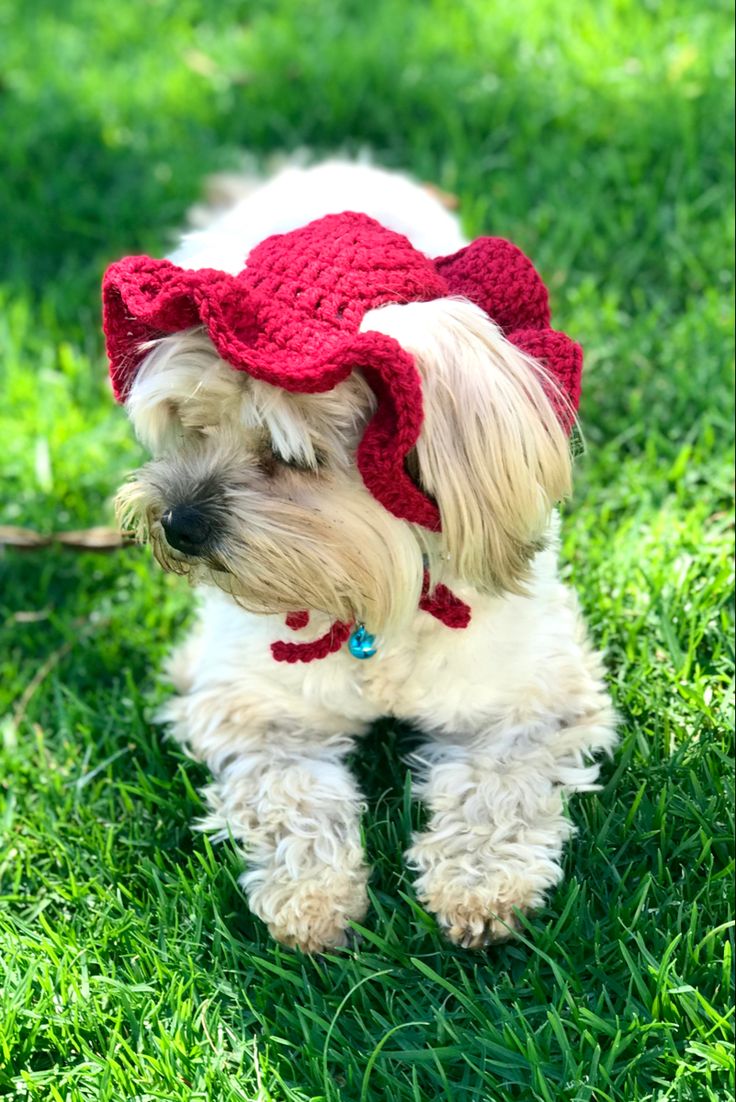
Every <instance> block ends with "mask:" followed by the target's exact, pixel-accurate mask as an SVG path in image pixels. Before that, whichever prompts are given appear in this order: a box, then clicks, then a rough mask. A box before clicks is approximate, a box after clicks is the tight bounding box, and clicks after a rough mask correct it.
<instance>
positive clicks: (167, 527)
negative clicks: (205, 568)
mask: <svg viewBox="0 0 736 1102" xmlns="http://www.w3.org/2000/svg"><path fill="white" fill-rule="evenodd" d="M161 527H162V528H163V530H164V533H165V535H166V542H167V543H168V544H170V545H171V547H175V548H176V550H177V551H183V552H184V554H185V555H201V554H202V553H203V551H204V550H205V547H206V544H207V540H208V538H209V535H210V532H211V525H210V522H209V520H208V519H207V517H206V516H205V515H204V513H203V512H202V510H201V509H198V508H197V506H196V505H175V506H174V507H173V509H167V510H166V512H165V513H164V514H163V516H162V517H161Z"/></svg>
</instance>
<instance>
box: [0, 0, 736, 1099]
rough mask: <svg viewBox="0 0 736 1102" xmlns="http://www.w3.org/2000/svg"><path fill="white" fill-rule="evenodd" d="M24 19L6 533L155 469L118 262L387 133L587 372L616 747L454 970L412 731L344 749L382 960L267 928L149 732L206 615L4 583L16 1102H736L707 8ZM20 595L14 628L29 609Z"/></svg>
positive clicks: (170, 597) (520, 4)
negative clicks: (207, 190)
mask: <svg viewBox="0 0 736 1102" xmlns="http://www.w3.org/2000/svg"><path fill="white" fill-rule="evenodd" d="M61 10H62V5H59V4H54V3H51V2H50V0H35V2H33V3H28V4H25V5H23V4H13V3H11V2H10V0H2V3H0V56H1V58H2V65H1V67H0V73H2V77H1V84H0V112H1V117H0V125H1V126H2V131H1V132H2V135H3V138H2V155H3V157H4V160H5V165H4V168H3V171H2V172H1V173H0V240H2V241H3V246H2V272H3V275H2V281H1V284H0V350H1V351H0V356H1V360H0V371H1V372H2V376H3V399H2V410H1V412H0V445H1V447H2V490H1V494H2V503H1V506H2V507H1V509H0V520H1V521H2V522H4V523H10V524H22V525H26V526H30V527H35V528H38V529H41V530H48V529H60V528H79V527H83V526H85V525H91V524H96V523H104V522H110V520H111V510H110V505H109V501H110V498H111V496H112V493H113V491H114V489H115V488H116V485H117V483H118V482H119V480H120V479H121V477H122V476H123V474H124V472H125V471H126V470H127V469H129V468H131V467H132V466H133V465H134V464H135V463H136V462H137V460H138V457H139V453H138V449H137V446H136V445H135V444H134V442H133V441H132V437H131V434H130V431H129V428H128V426H127V424H126V423H125V420H124V417H123V416H122V414H121V412H120V411H119V410H118V409H116V408H114V407H113V403H112V401H111V399H110V397H109V394H108V390H107V385H106V381H105V369H104V366H103V358H102V347H101V339H100V334H99V329H98V285H99V279H100V274H101V271H102V268H103V266H104V263H105V262H106V261H107V260H109V259H111V258H113V257H114V256H116V255H120V254H122V253H124V252H134V251H137V250H151V251H156V252H158V253H161V252H163V251H164V250H165V249H166V247H167V245H168V242H169V240H170V232H171V230H172V228H175V227H176V226H177V225H178V224H180V223H181V221H182V219H183V217H184V213H185V211H186V208H187V207H188V206H189V204H191V203H192V202H193V201H194V200H195V199H196V197H197V196H198V193H199V189H200V186H201V181H202V178H203V176H204V175H205V174H206V173H207V172H211V171H214V170H216V169H219V168H223V167H227V166H232V165H234V164H235V163H236V162H237V156H238V152H239V151H241V150H247V151H249V152H250V153H252V154H255V155H256V156H261V155H264V156H265V155H267V154H269V153H271V152H274V151H280V150H288V149H291V148H295V147H297V146H302V145H307V146H309V147H311V148H312V149H313V150H315V151H316V152H320V151H334V150H336V149H341V150H347V151H349V150H351V149H353V150H354V149H357V148H362V147H370V148H371V149H372V150H373V151H374V153H375V156H376V158H377V159H378V160H379V161H381V162H382V163H385V164H387V165H393V166H398V167H403V168H408V169H411V170H412V171H413V172H414V173H416V174H417V175H419V176H420V177H423V178H426V179H429V180H433V181H435V182H436V183H437V184H439V185H441V186H443V187H445V188H448V189H449V190H451V191H454V192H456V193H457V195H458V196H459V199H460V203H461V211H462V215H463V219H464V223H465V225H466V228H467V230H468V232H469V233H479V232H492V233H500V234H503V235H506V236H509V237H512V238H513V239H515V240H516V241H517V242H518V243H519V244H520V245H521V246H522V247H523V248H525V249H526V250H527V251H529V252H530V253H531V254H532V255H533V256H534V258H535V259H536V261H537V262H538V264H539V266H540V267H541V269H542V271H543V272H544V274H545V276H546V277H547V279H548V281H549V282H550V284H551V287H552V291H553V299H554V308H555V317H556V320H557V322H558V324H559V325H560V327H562V328H567V329H568V330H569V331H570V332H571V333H573V334H574V335H575V336H576V337H578V338H579V339H580V340H581V341H582V343H583V344H584V345H585V347H586V350H587V370H586V377H585V389H584V404H583V408H582V416H583V423H584V427H585V431H586V436H587V441H588V451H587V454H586V455H585V456H584V457H583V458H582V460H581V461H580V463H579V471H578V480H577V492H576V497H575V499H574V501H573V502H572V504H571V505H570V507H569V508H568V509H567V516H566V529H565V531H566V539H565V547H564V555H565V563H566V567H565V569H566V570H567V572H568V573H569V575H570V577H571V579H572V580H573V582H574V584H575V585H576V587H577V588H578V590H579V592H580V594H581V598H582V601H583V604H584V606H585V609H586V613H587V616H588V619H589V622H590V624H591V628H592V631H593V634H594V636H595V638H596V640H597V641H598V642H599V643H600V644H601V645H602V646H604V647H605V649H606V654H607V663H608V668H609V671H610V683H611V687H612V691H613V693H614V696H615V699H616V704H617V707H618V708H619V710H620V713H621V716H622V723H621V735H622V742H621V747H620V750H619V751H618V753H617V755H616V758H615V760H614V761H613V762H612V763H611V764H610V765H609V766H607V767H606V768H605V770H604V776H603V780H604V787H603V789H602V791H601V792H600V793H598V794H597V795H594V796H586V797H584V798H580V799H578V800H576V801H574V803H573V806H572V815H573V817H574V819H575V822H576V824H577V825H578V827H579V834H578V836H577V839H576V840H575V841H574V842H573V844H572V845H571V846H570V848H569V851H568V853H567V857H566V871H567V877H566V880H565V882H564V883H563V885H562V886H561V887H560V889H559V890H558V891H557V892H556V893H555V894H554V896H553V897H552V899H551V900H550V903H549V906H548V907H547V908H546V910H544V911H543V912H542V913H541V914H539V915H537V916H534V918H533V919H532V920H531V921H530V922H529V923H528V926H527V927H526V929H525V934H524V937H523V938H521V939H520V940H519V941H518V942H516V943H514V944H510V945H507V946H506V947H503V948H499V949H496V950H493V951H491V952H489V953H487V954H483V955H465V954H463V953H462V952H460V951H457V950H454V949H451V948H449V947H447V946H446V945H445V944H444V943H443V942H442V941H441V939H440V938H439V937H438V935H437V932H436V930H435V928H434V925H433V922H432V921H431V920H430V919H429V918H428V917H427V916H426V915H425V914H424V913H423V912H422V911H421V910H420V909H419V908H418V907H417V906H416V903H415V902H414V901H413V897H412V889H411V883H410V880H409V879H408V878H407V877H406V875H405V873H404V870H403V869H402V865H401V860H400V854H401V850H402V847H403V845H404V844H405V842H406V839H407V837H408V835H409V832H410V829H411V825H412V819H413V816H414V815H415V814H416V811H415V810H414V809H412V807H411V805H410V801H409V798H408V787H407V782H406V778H405V771H404V767H403V765H402V761H401V753H402V745H401V744H402V740H403V738H404V737H405V733H403V734H402V732H400V731H398V730H397V729H396V728H395V727H394V726H392V725H391V724H384V725H382V727H381V729H380V731H378V732H377V733H376V735H375V736H373V737H371V739H370V740H369V741H368V742H367V743H366V745H365V747H364V751H363V753H362V754H361V755H360V756H359V760H358V763H357V766H356V767H357V769H358V773H359V775H360V778H361V782H362V784H363V786H364V788H365V790H366V792H367V794H368V796H369V800H370V810H369V813H368V815H367V817H366V822H365V831H366V842H367V847H368V850H369V853H370V856H371V859H372V861H373V863H374V865H375V875H374V878H373V881H372V891H373V903H374V906H373V909H372V911H371V913H370V916H369V918H368V920H367V925H366V929H365V931H364V941H363V943H362V946H361V947H360V948H358V949H357V950H356V951H354V952H350V953H347V954H345V955H336V956H334V957H333V956H328V957H325V958H324V959H321V960H312V959H309V958H307V957H303V956H301V955H299V954H296V953H292V952H290V951H287V950H284V949H281V948H279V947H278V946H275V945H274V944H272V943H271V942H270V941H269V939H268V937H267V935H266V934H265V932H264V930H263V928H262V927H261V925H260V924H259V923H258V922H257V921H256V920H255V919H254V918H252V917H251V916H250V915H249V913H248V911H247V909H246V907H245V904H244V901H243V899H242V897H241V894H240V892H239V890H238V888H237V884H236V878H237V874H238V862H237V859H236V857H235V854H234V852H233V851H232V849H231V848H230V847H228V845H223V846H221V847H219V848H218V849H217V851H216V852H214V853H213V852H212V850H211V849H210V847H209V845H208V842H207V840H206V839H205V838H203V837H201V836H199V835H196V834H193V833H192V831H191V829H190V823H191V821H192V819H193V818H194V817H196V815H197V814H198V812H199V811H200V806H201V805H200V800H199V797H198V795H197V788H198V786H199V784H200V782H201V781H202V780H203V774H202V772H201V771H200V770H199V768H198V767H196V766H194V765H192V763H190V762H188V761H186V760H185V759H184V758H182V756H181V755H180V754H178V753H177V751H176V749H175V748H173V747H172V746H169V745H165V744H164V743H163V741H162V737H161V733H160V732H159V731H158V730H156V729H155V728H154V727H153V726H152V725H151V724H150V723H149V722H148V721H147V718H146V717H147V715H148V714H149V710H150V708H151V705H152V703H153V702H154V701H155V700H156V699H157V698H158V697H159V696H160V694H161V692H162V691H163V690H161V689H160V688H158V687H157V685H156V680H155V678H156V670H157V667H158V666H159V664H160V662H161V660H162V657H163V655H164V654H165V653H166V651H167V650H168V648H169V646H170V644H171V640H172V638H173V637H175V636H176V635H178V634H179V632H180V631H181V629H182V626H183V624H184V623H185V621H186V619H187V616H188V614H189V612H188V610H189V594H188V592H187V591H186V590H185V589H183V588H182V585H181V584H180V581H178V580H176V579H172V578H169V577H164V576H162V575H161V574H160V573H159V572H157V571H156V570H154V569H153V567H152V565H151V563H150V561H149V557H148V555H147V554H146V552H145V551H143V550H126V551H121V552H117V553H113V554H111V555H109V556H103V555H92V554H74V553H73V552H70V551H66V552H65V551H63V550H62V549H60V548H59V549H56V550H53V549H52V550H46V551H40V552H34V553H30V552H29V553H21V552H19V551H8V552H6V553H5V555H4V556H3V557H2V559H0V571H1V573H2V576H1V578H0V636H1V638H0V714H4V715H5V720H4V721H3V727H2V731H3V734H4V750H2V751H0V753H2V763H1V764H0V778H1V780H0V797H1V801H0V963H1V968H2V971H1V973H0V974H2V977H3V979H2V986H1V988H0V1096H1V1097H7V1098H17V1099H31V1100H34V1102H36V1100H38V1102H47V1100H49V1102H61V1100H64V1102H82V1100H85V1102H86V1100H90V1102H91V1100H98V1099H99V1100H103V1102H120V1100H126V1102H128V1100H130V1102H133V1100H134V1099H135V1100H137V1102H143V1100H149V1099H151V1100H153V1099H156V1100H163V1099H166V1100H168V1099H172V1100H174V1099H176V1100H179V1099H181V1100H185V1099H186V1100H192V1099H194V1100H207V1102H210V1100H212V1102H219V1100H226V1099H227V1100H230V1099H235V1100H237V1099H241V1100H246V1099H252V1100H256V1099H257V1100H259V1102H266V1100H268V1099H273V1100H277V1102H282V1100H284V1102H285V1100H293V1102H297V1100H298V1102H306V1100H308V1099H309V1100H317V1099H321V1100H325V1102H338V1100H344V1102H354V1100H371V1102H372V1100H376V1102H378V1100H383V1099H386V1100H389V1099H390V1100H391V1102H409V1100H413V1102H419V1100H424V1099H437V1100H447V1102H449V1100H453V1102H507V1100H512V1102H514V1100H518V1102H527V1100H538V1102H560V1100H562V1102H564V1100H570V1102H611V1100H620V1102H645V1100H646V1102H650V1100H651V1102H654V1100H666V1099H673V1100H690V1102H720V1100H722V1099H726V1098H729V1097H731V1092H732V1089H733V1045H732V1041H733V1032H732V1024H733V1019H732V1016H731V1012H730V1009H729V1008H730V1005H731V993H732V942H731V940H730V932H731V931H730V927H729V920H730V918H731V917H732V915H733V898H732V855H733V833H732V817H731V808H732V797H733V789H732V784H733V769H732V764H731V751H732V732H733V717H732V710H731V703H732V692H733V682H732V680H731V678H732V669H733V664H732V658H733V656H732V646H731V641H732V616H731V599H732V570H731V558H730V555H731V548H732V540H733V535H732V532H733V529H732V523H733V511H732V455H733V400H732V386H731V370H732V342H731V336H730V333H731V320H732V305H731V303H732V299H731V292H732V259H731V257H732V244H733V219H732V216H733V200H732V179H731V123H732V120H731V108H730V105H731V103H732V95H731V90H732V59H731V35H730V12H729V10H728V5H726V4H709V3H702V2H701V0H677V2H675V0H617V2H613V0H606V2H604V3H600V4H583V3H579V4H578V3H570V4H559V3H556V2H554V0H515V3H513V4H509V5H502V4H491V3H488V2H487V0H455V2H453V3H450V2H449V0H447V2H444V0H428V2H426V3H413V4H405V5H400V4H398V3H396V2H395V0H373V2H372V3H370V4H369V5H366V4H365V3H363V2H361V3H358V2H357V0H340V2H338V0H329V2H328V0H279V2H278V3H277V2H275V0H269V2H263V3H258V4H256V3H255V2H251V3H236V2H234V0H218V2H217V3H211V4H209V5H205V4H203V3H201V2H199V0H176V2H174V0H158V2H157V0H126V2H125V3H123V4H119V5H113V4H104V3H102V2H101V0H70V3H68V4H67V5H66V11H65V14H63V15H60V14H59V12H61ZM28 612H34V613H37V614H38V618H36V619H35V620H32V621H31V622H29V619H28V617H27V616H23V615H19V613H28Z"/></svg>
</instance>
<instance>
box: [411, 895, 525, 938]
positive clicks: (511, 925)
mask: <svg viewBox="0 0 736 1102" xmlns="http://www.w3.org/2000/svg"><path fill="white" fill-rule="evenodd" d="M422 902H423V903H424V905H425V906H426V908H427V910H428V911H431V912H432V913H433V914H434V915H435V917H436V919H437V923H438V925H439V927H440V929H441V930H442V933H443V934H444V935H445V937H446V938H447V939H448V940H449V941H451V942H452V943H453V944H454V945H458V946H460V948H461V949H484V948H485V947H486V946H487V945H492V944H494V943H495V942H499V941H505V940H506V939H507V938H509V937H513V935H514V934H515V933H516V932H517V930H518V929H519V919H518V914H517V908H518V910H520V911H525V910H526V909H527V908H526V906H524V904H523V903H522V902H521V901H520V902H519V904H518V905H515V904H513V903H508V902H506V901H503V902H502V901H500V900H498V899H494V898H493V896H492V894H488V893H484V892H466V894H465V895H464V896H458V895H457V894H456V893H455V892H454V891H453V889H450V890H449V892H448V891H446V890H441V891H440V892H439V893H438V894H437V895H433V896H431V897H429V898H426V899H423V900H422Z"/></svg>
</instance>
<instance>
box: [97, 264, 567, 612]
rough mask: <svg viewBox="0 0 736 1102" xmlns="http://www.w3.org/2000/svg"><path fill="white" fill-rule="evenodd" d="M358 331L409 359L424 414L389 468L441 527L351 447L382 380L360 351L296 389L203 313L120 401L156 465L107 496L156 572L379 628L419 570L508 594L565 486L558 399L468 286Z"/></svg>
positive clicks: (519, 582)
mask: <svg viewBox="0 0 736 1102" xmlns="http://www.w3.org/2000/svg"><path fill="white" fill-rule="evenodd" d="M471 248H472V246H471ZM476 297H477V296H476ZM202 320H203V321H204V320H205V319H204V318H203V319H202ZM356 328H359V334H360V335H367V334H382V335H383V336H382V337H380V338H379V337H375V339H376V340H383V341H384V342H385V341H386V339H387V338H390V341H389V343H390V344H391V345H393V344H394V342H395V345H396V346H397V348H400V349H402V350H403V352H404V353H408V354H409V356H410V357H411V358H412V361H413V367H412V370H413V371H414V373H415V374H416V373H418V376H419V380H420V385H421V406H422V415H423V416H422V419H421V428H420V429H419V430H418V435H417V436H416V439H414V440H413V441H411V447H410V448H408V450H406V452H405V453H404V454H403V455H402V457H401V462H402V472H401V474H402V477H404V476H408V478H409V479H411V482H412V484H413V486H414V487H418V488H419V489H420V490H421V492H422V494H423V495H424V500H426V501H427V503H428V505H429V506H430V507H431V508H432V509H433V510H434V511H435V512H436V513H437V514H438V517H439V523H438V524H427V525H424V524H422V523H418V522H417V520H416V518H414V519H412V518H411V516H410V517H409V518H408V519H407V518H406V517H403V516H402V515H401V510H400V509H397V508H392V509H391V510H390V509H389V508H387V507H386V504H385V502H384V501H382V500H379V497H380V495H378V496H376V494H375V492H372V488H371V489H369V485H371V479H370V478H367V477H366V471H365V470H364V469H363V467H364V466H365V464H363V465H361V461H360V456H359V449H360V446H361V441H364V439H365V437H366V429H367V428H368V427H369V426H370V425H371V423H374V422H375V420H376V418H377V416H378V413H380V411H381V402H382V398H383V396H384V393H383V391H384V384H383V383H380V384H379V383H377V382H376V378H375V376H374V373H372V372H371V371H370V370H368V369H364V366H363V365H362V364H361V362H360V360H359V359H358V361H357V362H356V363H355V365H354V370H349V367H348V369H347V370H344V371H343V372H342V378H341V381H338V382H337V383H336V384H335V385H333V386H331V387H330V388H329V389H322V390H321V391H319V392H311V393H306V392H295V391H293V390H291V389H285V388H283V387H280V386H278V385H274V384H273V383H272V382H268V381H265V380H264V379H263V378H260V379H259V378H255V377H253V375H251V374H249V373H248V371H247V370H234V369H233V366H232V365H231V363H230V362H227V361H226V359H225V358H223V356H222V350H221V347H219V348H218V347H217V343H216V338H213V333H212V331H211V329H208V327H207V325H206V324H204V325H195V326H188V327H186V328H184V329H182V330H181V331H177V332H174V333H171V334H170V335H166V336H162V337H159V338H157V339H154V340H152V341H149V342H147V343H146V346H145V349H144V350H143V352H144V355H143V356H142V358H140V350H139V358H140V362H139V364H138V365H137V367H136V371H135V373H134V375H133V377H132V380H131V381H130V384H129V385H127V386H126V388H125V392H124V395H123V397H124V399H125V403H126V407H127V410H128V413H129V415H130V417H131V419H132V421H133V424H134V426H135V429H136V432H137V433H138V435H139V437H140V439H141V440H142V441H143V442H144V444H145V445H146V446H147V447H148V448H149V449H150V451H151V452H152V455H153V459H152V461H151V462H150V463H148V464H146V465H145V466H144V467H143V468H142V469H141V470H139V471H138V472H136V474H135V475H134V477H133V479H132V481H130V482H129V483H127V484H126V485H125V486H124V487H123V488H122V489H121V491H120V493H119V495H118V509H119V513H120V516H121V519H122V523H123V524H124V525H127V526H130V525H132V526H133V527H135V528H136V529H137V531H138V532H139V534H141V535H143V536H144V537H146V538H148V539H150V542H151V544H152V547H153V551H154V554H155V556H156V558H157V560H158V561H159V563H160V564H161V565H162V566H163V567H164V568H165V569H167V570H171V571H175V572H178V573H182V574H186V575H187V576H188V577H189V579H190V580H191V581H193V582H196V583H206V584H214V585H216V586H219V587H220V588H221V589H223V590H225V591H226V592H227V593H229V594H231V595H232V596H233V597H234V598H235V599H236V600H237V601H238V602H239V603H241V604H242V605H243V606H244V607H246V608H248V609H250V610H253V611H256V612H268V613H274V612H280V613H286V612H290V611H294V610H297V609H309V610H319V611H323V612H326V613H328V614H329V615H330V616H331V617H333V618H334V619H337V620H342V621H358V622H364V623H365V624H367V625H368V626H369V628H370V630H371V631H382V630H385V629H386V628H388V627H391V626H400V625H402V624H405V623H406V622H408V620H409V619H410V618H411V616H412V615H413V614H414V612H415V611H416V608H417V603H418V600H419V598H420V594H421V591H422V584H423V576H424V571H425V567H426V566H427V565H428V566H429V570H430V575H431V577H432V580H433V582H434V581H439V580H441V579H442V578H443V577H444V578H445V579H447V578H451V579H452V580H453V581H456V582H457V581H460V582H464V583H467V584H469V585H471V586H472V587H474V588H475V589H477V590H480V591H484V592H489V591H490V592H493V591H509V590H510V591H514V590H517V591H518V590H519V589H520V588H522V587H523V584H524V580H525V577H526V575H527V572H528V568H529V563H530V561H531V559H532V557H533V556H534V554H535V553H536V552H537V551H538V550H539V547H540V543H541V541H543V539H544V535H545V532H546V530H547V527H548V523H549V515H550V511H551V509H552V508H553V506H554V504H555V502H557V501H558V500H559V499H560V498H562V497H563V496H564V495H565V494H566V493H567V492H568V489H569V483H570V452H569V442H568V437H567V432H566V427H567V424H568V422H566V420H565V417H564V416H563V417H562V418H561V417H560V411H561V410H567V409H569V403H568V399H567V397H566V395H565V394H564V393H561V391H560V388H559V386H558V384H557V383H556V381H555V379H554V377H553V376H552V375H551V374H550V373H549V372H548V371H547V370H546V369H545V367H543V366H542V364H540V362H538V360H537V359H535V358H534V357H533V356H532V355H530V354H529V352H528V351H524V350H523V348H522V347H521V345H523V343H524V342H522V341H519V342H515V341H512V340H510V339H509V337H508V336H506V335H505V334H504V331H503V330H502V329H501V327H500V325H499V324H496V322H494V321H492V320H491V318H490V317H489V316H488V313H487V312H486V311H485V310H483V309H482V308H481V307H480V306H479V305H476V304H475V303H473V302H471V301H469V300H468V298H465V297H460V296H453V295H449V296H442V297H438V298H432V299H431V300H430V301H410V302H404V303H401V304H400V303H397V302H389V303H387V304H385V305H380V306H378V307H376V308H372V309H368V310H367V311H365V312H364V313H363V314H362V316H361V318H360V319H359V321H358V322H357V323H356ZM547 332H548V333H551V332H552V331H549V330H547ZM512 335H513V334H512ZM553 336H555V337H556V336H559V335H558V334H553ZM526 343H527V345H530V347H531V348H532V349H533V348H534V342H533V340H529V341H527V342H526ZM361 470H362V473H361ZM397 513H398V514H399V515H395V514H397ZM433 529H436V530H433Z"/></svg>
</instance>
